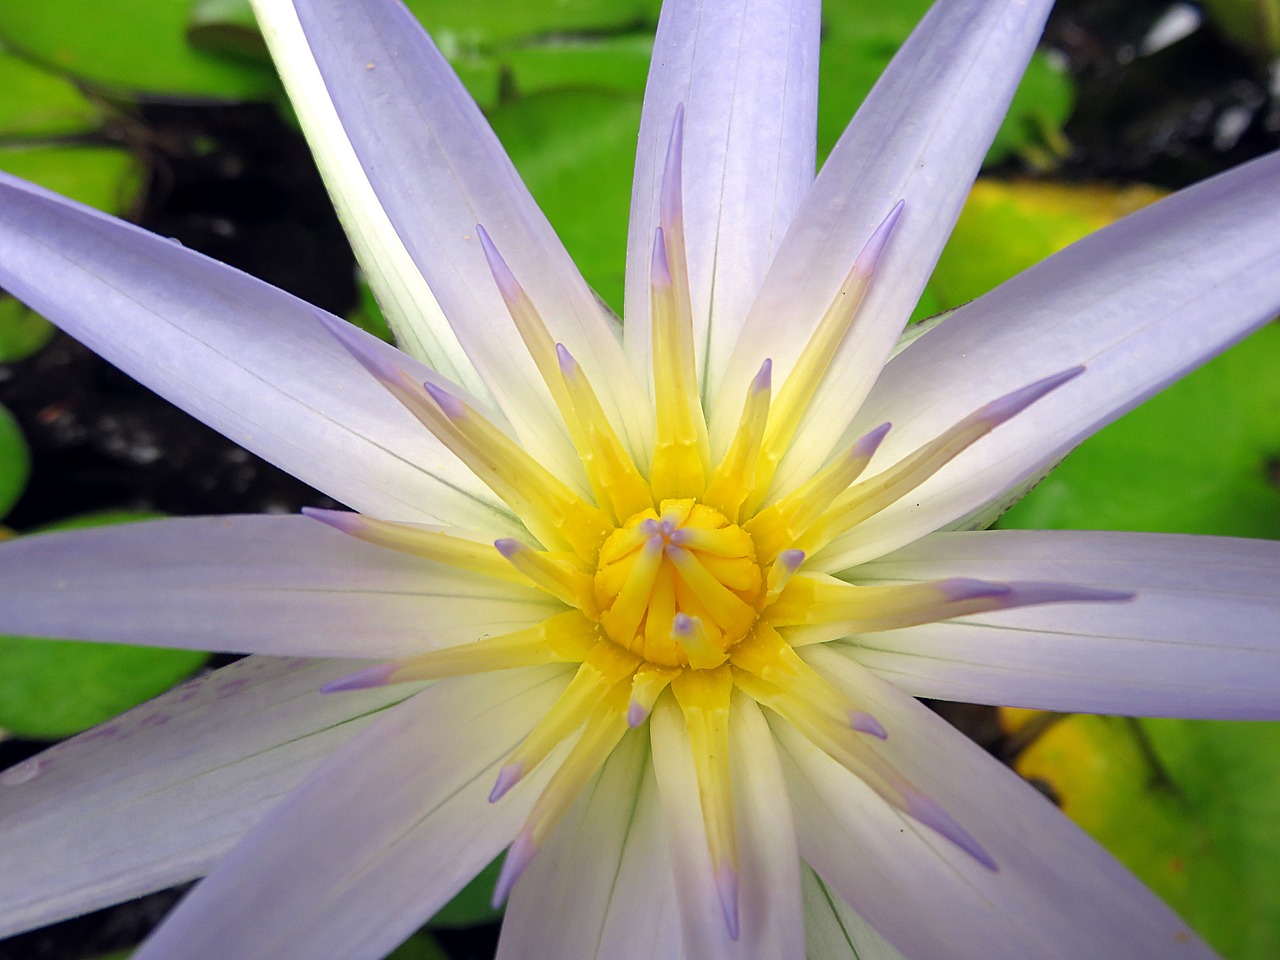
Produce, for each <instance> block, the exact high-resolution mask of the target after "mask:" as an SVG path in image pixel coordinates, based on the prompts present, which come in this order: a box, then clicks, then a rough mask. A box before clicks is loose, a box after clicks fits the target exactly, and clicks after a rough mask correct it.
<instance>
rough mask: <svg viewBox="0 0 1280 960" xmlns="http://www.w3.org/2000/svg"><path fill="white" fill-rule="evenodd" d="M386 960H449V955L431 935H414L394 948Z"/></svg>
mask: <svg viewBox="0 0 1280 960" xmlns="http://www.w3.org/2000/svg"><path fill="white" fill-rule="evenodd" d="M387 960H449V954H447V953H445V951H444V948H443V947H442V946H440V944H438V943H437V942H436V940H435V938H434V937H433V936H431V934H429V933H415V934H414V935H413V936H412V937H410V938H409V939H408V940H406V941H405V942H404V943H402V944H400V946H398V947H396V949H395V950H393V951H392V952H391V955H390V956H389V957H387Z"/></svg>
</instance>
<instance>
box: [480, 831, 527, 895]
mask: <svg viewBox="0 0 1280 960" xmlns="http://www.w3.org/2000/svg"><path fill="white" fill-rule="evenodd" d="M537 853H538V851H537V848H536V847H534V845H533V841H532V840H531V839H530V838H529V835H528V834H527V833H525V832H523V831H521V833H520V834H519V836H517V837H516V838H515V840H513V841H512V842H511V846H510V847H508V848H507V856H506V859H504V860H503V861H502V871H501V872H500V873H499V874H498V882H497V883H496V884H495V885H494V888H493V900H492V901H491V903H492V905H493V909H495V910H497V909H498V908H499V907H501V906H502V905H503V904H504V903H505V902H506V900H507V897H509V896H510V895H511V888H512V887H514V886H515V885H516V881H517V880H519V879H520V874H522V873H524V871H525V868H526V867H528V866H529V864H530V863H532V862H533V858H534V857H535V856H536V855H537Z"/></svg>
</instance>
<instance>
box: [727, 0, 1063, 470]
mask: <svg viewBox="0 0 1280 960" xmlns="http://www.w3.org/2000/svg"><path fill="white" fill-rule="evenodd" d="M1049 6H1050V2H1049V0H948V2H946V3H936V4H934V6H933V9H932V10H931V11H930V12H929V13H928V15H927V16H926V17H925V18H924V20H923V21H922V22H921V23H920V26H919V27H917V28H916V31H915V32H914V33H913V34H912V35H911V37H910V39H909V40H908V41H907V42H906V44H905V45H904V46H903V47H902V49H901V50H900V51H899V53H898V55H897V56H896V57H895V58H894V60H893V62H892V63H891V64H890V66H889V68H888V70H887V71H886V72H885V74H884V76H883V77H881V79H880V82H879V83H877V84H876V86H875V89H873V90H872V92H871V93H870V94H869V95H868V97H867V100H866V101H865V102H864V103H863V105H862V107H861V109H860V110H859V111H858V114H857V116H855V117H854V119H853V122H852V123H850V124H849V128H848V129H847V130H846V131H845V133H844V136H843V137H841V139H840V142H839V143H838V144H837V146H836V148H835V150H834V151H833V152H832V154H831V156H830V157H829V158H828V159H827V161H826V163H825V164H824V165H823V168H822V170H821V172H820V173H819V174H818V178H817V180H816V181H815V182H814V185H813V188H812V189H811V190H810V191H809V193H808V195H807V196H806V197H805V199H804V202H803V203H802V204H801V206H800V209H799V211H798V212H797V214H796V218H795V222H794V224H793V225H792V227H791V229H790V231H789V232H788V233H787V236H786V239H785V240H784V241H783V244H782V246H781V248H780V249H779V250H778V254H777V257H776V258H775V260H774V263H773V266H772V267H771V268H770V270H769V274H768V276H767V278H766V279H765V281H764V285H763V287H762V289H761V291H760V296H759V298H758V299H757V300H756V302H755V304H754V305H753V306H752V308H751V313H750V314H749V316H748V318H747V321H746V324H745V326H744V328H743V331H742V336H741V338H740V339H739V341H738V347H737V349H736V350H735V351H734V354H733V357H732V359H731V360H730V361H729V366H728V369H727V371H726V374H725V378H724V382H723V385H722V391H723V392H722V394H721V395H722V397H723V398H724V399H725V400H726V401H729V402H726V403H722V404H721V405H719V406H718V407H717V408H716V410H715V413H714V420H713V424H712V445H713V449H714V450H715V451H721V450H723V449H724V447H725V446H726V445H727V444H728V441H729V438H730V436H731V435H732V431H733V428H734V427H735V425H736V417H737V410H738V407H737V404H739V403H740V398H741V397H743V396H745V395H746V389H747V384H748V382H749V381H750V379H751V377H752V376H754V375H755V372H756V371H757V370H758V369H760V364H761V362H763V360H764V359H765V358H766V357H772V358H773V362H774V368H773V369H774V383H781V382H782V381H783V379H784V378H785V376H786V374H787V373H788V372H789V371H790V370H791V368H792V365H793V364H794V363H795V361H796V358H797V357H798V356H799V353H800V350H801V348H802V347H803V346H804V344H805V342H806V340H807V338H808V335H809V333H810V332H811V331H812V330H813V328H814V327H815V326H816V325H817V323H818V320H819V319H820V318H821V317H822V314H823V312H824V311H825V310H826V308H827V306H828V304H830V303H831V301H832V300H833V299H834V298H835V296H836V293H837V291H839V289H840V286H841V284H842V283H843V281H844V279H845V275H846V274H847V272H848V271H849V268H850V267H852V266H853V263H854V260H855V259H856V258H857V256H858V253H859V251H860V250H861V249H862V247H863V244H865V243H866V241H867V239H868V238H869V237H870V236H871V235H872V233H873V231H874V230H875V228H876V227H877V226H878V225H879V224H880V222H881V221H882V220H883V219H884V218H885V217H886V216H888V214H889V212H890V211H891V210H892V209H893V206H894V204H896V203H897V202H898V201H899V200H902V201H904V202H905V204H906V207H905V210H904V211H903V213H902V216H901V219H900V220H899V222H898V224H897V226H896V228H895V229H894V234H893V237H892V238H891V240H890V242H889V246H888V248H887V249H886V250H885V252H884V255H883V257H882V258H881V259H880V261H879V264H878V266H877V268H876V278H875V279H873V280H872V283H871V289H870V291H869V293H868V294H867V298H866V300H865V301H864V302H863V304H862V307H861V310H860V311H859V315H858V319H857V321H856V322H855V325H854V328H853V330H852V331H850V333H849V335H848V336H847V337H846V338H845V342H844V344H843V345H842V346H841V348H840V350H839V351H838V352H837V353H836V355H835V356H834V357H833V358H832V361H831V367H830V369H829V371H828V374H827V377H826V380H825V381H824V384H823V386H822V387H821V388H820V390H819V391H818V393H817V395H816V396H815V397H814V400H813V403H812V404H811V406H810V409H809V412H808V414H807V416H806V418H805V420H804V422H803V423H802V424H801V427H800V430H799V432H798V434H797V436H796V439H795V442H794V443H793V445H792V453H791V454H790V455H789V456H788V457H787V458H786V459H785V460H784V461H783V463H782V465H781V466H780V468H779V475H778V478H777V484H776V485H777V488H778V489H779V490H783V489H788V488H790V487H792V486H794V485H795V484H796V483H797V482H801V481H803V480H805V479H807V478H808V477H809V476H812V474H813V472H814V470H815V469H816V468H817V466H818V465H819V464H821V463H822V462H823V461H824V460H825V459H826V457H827V455H828V454H829V453H830V451H831V449H832V448H833V447H834V446H835V444H836V442H837V440H838V439H839V437H840V433H841V431H842V430H843V428H844V427H845V426H846V425H847V424H848V422H849V419H850V417H851V416H852V415H853V412H854V411H855V410H856V409H857V407H858V404H859V403H860V402H861V401H862V399H863V398H864V397H865V396H866V395H867V391H868V390H870V389H871V384H872V382H873V381H874V379H875V377H876V374H877V373H878V372H879V371H880V367H881V365H882V364H883V363H884V361H885V360H886V359H887V358H888V356H889V353H890V351H891V350H892V349H893V346H894V343H895V342H896V341H897V339H898V335H899V334H900V333H901V332H902V328H903V326H904V325H905V323H906V320H907V316H908V315H909V314H910V312H911V309H912V307H914V305H915V302H916V299H917V298H918V297H919V295H920V291H921V290H922V289H923V288H924V284H925V281H926V280H927V279H928V278H929V274H930V272H931V271H932V270H933V265H934V262H935V261H936V260H937V258H938V254H939V253H940V252H941V251H942V247H943V244H944V243H945V242H946V239H947V235H948V234H949V233H950V231H951V227H952V226H953V225H954V223H955V220H956V217H958V216H959V213H960V208H961V206H962V205H963V203H964V200H965V197H966V195H967V194H968V190H969V187H970V185H971V184H972V183H973V179H974V177H975V176H976V175H977V173H978V168H979V166H980V165H981V163H982V158H983V156H984V155H985V153H986V150H987V147H988V146H989V145H990V143H991V139H992V137H994V135H995V132H996V129H997V127H998V126H999V124H1000V122H1001V120H1003V118H1004V114H1005V110H1006V108H1007V107H1008V104H1009V101H1010V99H1011V98H1012V97H1013V91H1014V89H1015V88H1016V86H1017V83H1018V78H1019V77H1020V76H1021V75H1022V71H1023V69H1024V68H1025V66H1026V64H1027V61H1028V60H1029V59H1030V57H1031V53H1032V50H1033V49H1034V48H1035V44H1036V41H1037V40H1038V39H1039V37H1040V32H1041V29H1042V27H1043V24H1044V19H1045V16H1046V15H1047V13H1048V10H1049Z"/></svg>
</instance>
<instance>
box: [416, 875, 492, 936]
mask: <svg viewBox="0 0 1280 960" xmlns="http://www.w3.org/2000/svg"><path fill="white" fill-rule="evenodd" d="M501 869H502V858H501V857H499V858H498V859H496V860H494V861H493V862H492V863H490V864H489V865H488V866H487V867H485V868H484V869H483V870H481V871H480V872H479V873H478V874H476V875H475V876H474V877H473V878H472V879H471V882H470V883H468V884H467V885H466V886H465V887H463V888H462V889H461V890H459V891H458V894H457V896H455V897H454V898H453V899H452V900H450V901H449V902H448V903H446V904H445V905H444V906H443V907H441V908H440V910H439V912H438V913H437V914H436V915H435V916H434V917H432V918H431V923H430V926H433V927H444V928H449V927H474V926H475V925H476V924H479V923H491V922H492V921H494V920H497V919H498V918H499V917H501V916H502V911H501V910H495V909H493V907H492V906H491V905H490V901H491V900H492V899H493V888H494V887H496V886H497V885H498V873H499V872H500V871H501Z"/></svg>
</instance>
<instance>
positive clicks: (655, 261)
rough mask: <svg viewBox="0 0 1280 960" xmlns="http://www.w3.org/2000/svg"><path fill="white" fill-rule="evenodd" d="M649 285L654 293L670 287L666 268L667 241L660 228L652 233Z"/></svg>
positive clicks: (669, 277)
mask: <svg viewBox="0 0 1280 960" xmlns="http://www.w3.org/2000/svg"><path fill="white" fill-rule="evenodd" d="M649 283H650V285H651V286H652V287H653V288H654V290H656V291H661V290H665V289H666V288H667V287H669V286H671V270H670V269H669V268H668V267H667V241H666V238H665V237H663V234H662V228H661V227H658V229H657V230H655V231H653V257H652V259H651V261H650V263H649Z"/></svg>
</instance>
